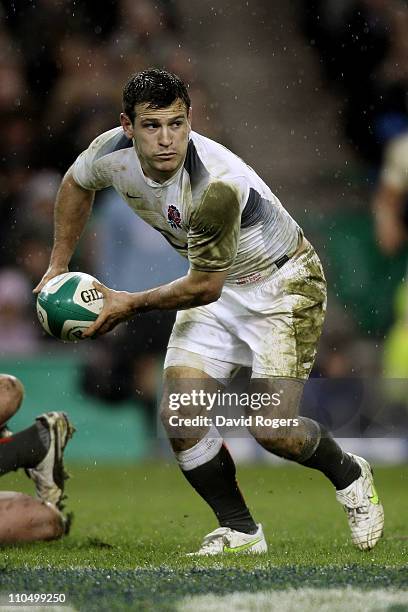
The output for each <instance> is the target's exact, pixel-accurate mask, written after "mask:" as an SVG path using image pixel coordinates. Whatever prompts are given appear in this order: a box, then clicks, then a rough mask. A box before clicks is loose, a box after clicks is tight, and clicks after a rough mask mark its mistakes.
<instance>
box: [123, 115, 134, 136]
mask: <svg viewBox="0 0 408 612" xmlns="http://www.w3.org/2000/svg"><path fill="white" fill-rule="evenodd" d="M120 123H121V124H122V127H123V131H124V132H125V134H126V136H127V137H128V138H133V136H134V131H133V124H132V122H131V120H130V119H129V117H128V116H127V115H126V113H120Z"/></svg>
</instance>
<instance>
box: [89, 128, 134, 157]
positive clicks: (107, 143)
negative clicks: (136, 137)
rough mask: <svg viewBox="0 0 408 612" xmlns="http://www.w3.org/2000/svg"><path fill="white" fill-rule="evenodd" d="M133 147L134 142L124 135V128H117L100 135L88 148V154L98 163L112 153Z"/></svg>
mask: <svg viewBox="0 0 408 612" xmlns="http://www.w3.org/2000/svg"><path fill="white" fill-rule="evenodd" d="M130 147H133V142H132V140H130V139H129V138H127V136H126V135H125V134H124V132H123V129H122V127H120V126H119V127H116V128H113V129H112V130H108V131H107V132H104V133H103V134H100V135H99V136H97V137H96V138H95V140H93V141H92V142H91V144H90V145H89V147H88V154H89V155H90V156H91V157H92V159H93V161H97V160H99V159H101V158H103V157H105V156H107V155H110V154H111V153H115V152H116V151H121V150H124V149H128V148H130Z"/></svg>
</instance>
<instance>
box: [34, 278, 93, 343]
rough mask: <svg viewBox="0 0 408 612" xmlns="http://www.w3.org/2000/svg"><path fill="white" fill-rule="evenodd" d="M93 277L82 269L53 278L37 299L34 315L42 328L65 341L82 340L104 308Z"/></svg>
mask: <svg viewBox="0 0 408 612" xmlns="http://www.w3.org/2000/svg"><path fill="white" fill-rule="evenodd" d="M94 281H96V279H95V278H94V277H93V276H91V275H90V274H85V273H84V272H66V273H65V274H60V275H59V276H56V277H55V278H52V279H51V280H50V281H48V283H47V284H46V285H44V287H43V288H42V290H41V292H40V293H39V295H38V298H37V315H38V319H39V321H40V323H41V325H42V326H43V328H44V329H45V331H46V332H47V333H48V334H50V335H51V336H54V337H55V338H59V339H60V340H64V341H66V342H76V341H77V340H81V339H82V333H83V331H84V330H85V329H86V328H87V327H89V326H90V325H92V323H93V322H94V321H95V320H96V319H97V318H98V315H99V313H100V312H101V310H102V308H103V295H102V293H100V292H99V291H97V290H96V289H95V287H94V286H93V282H94Z"/></svg>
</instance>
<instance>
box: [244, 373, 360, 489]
mask: <svg viewBox="0 0 408 612" xmlns="http://www.w3.org/2000/svg"><path fill="white" fill-rule="evenodd" d="M302 392H303V381H300V380H296V379H290V378H287V379H278V378H275V379H256V380H253V381H252V383H251V393H268V395H269V396H272V395H273V394H277V393H279V396H280V403H279V405H278V406H273V405H272V404H271V405H270V406H266V407H263V408H261V410H259V411H257V415H261V416H264V417H265V418H275V419H286V420H288V419H292V422H290V423H288V425H286V426H280V427H278V428H276V429H273V428H271V427H267V426H262V425H259V426H256V425H253V426H252V427H251V428H250V431H251V433H252V435H253V436H254V437H255V438H256V440H257V441H258V442H259V444H261V446H263V448H265V449H266V450H267V451H269V452H271V453H273V454H274V455H278V456H280V457H284V458H285V459H290V460H291V461H296V462H297V463H300V464H302V465H304V466H306V467H310V468H313V469H317V470H319V471H321V472H323V474H325V475H326V476H327V478H329V480H330V481H331V482H332V483H333V484H334V486H335V487H336V489H345V488H346V487H347V486H348V485H350V484H351V483H352V482H353V481H354V480H356V478H358V477H359V476H360V474H361V470H360V467H359V465H358V464H357V463H356V461H354V459H353V458H352V457H350V455H348V454H347V453H345V452H343V451H342V449H341V448H340V446H339V445H338V444H337V442H335V440H334V439H333V438H332V437H331V435H330V434H329V432H328V431H327V430H326V429H325V428H324V427H323V426H322V425H320V424H319V423H317V421H313V420H312V419H308V418H306V417H299V416H298V415H299V405H300V400H301V397H302ZM294 419H296V421H297V423H296V424H294V423H293V420H294Z"/></svg>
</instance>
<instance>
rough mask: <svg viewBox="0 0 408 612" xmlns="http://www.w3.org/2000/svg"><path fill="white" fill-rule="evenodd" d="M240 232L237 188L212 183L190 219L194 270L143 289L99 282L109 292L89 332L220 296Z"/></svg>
mask: <svg viewBox="0 0 408 612" xmlns="http://www.w3.org/2000/svg"><path fill="white" fill-rule="evenodd" d="M239 233H240V206H239V200H238V194H237V192H236V191H235V190H234V189H233V187H231V186H229V185H227V184H224V183H221V182H216V183H212V184H211V185H210V186H209V188H208V189H207V192H206V194H205V196H204V198H203V200H202V202H201V205H200V207H199V208H198V209H197V210H196V211H195V212H194V214H193V216H192V218H191V220H190V230H189V233H188V258H189V261H190V269H189V271H188V273H187V274H186V275H185V276H183V277H182V278H178V279H176V280H175V281H173V282H171V283H168V284H166V285H162V286H161V287H156V288H154V289H149V290H148V291H141V292H138V293H128V292H127V291H113V290H112V289H108V288H107V287H105V286H104V285H101V284H99V283H98V284H95V287H96V288H97V289H98V290H99V291H101V293H102V294H103V296H104V308H103V310H102V312H101V314H100V315H99V317H98V319H97V320H96V321H95V323H94V324H93V325H92V326H91V327H89V328H88V329H87V330H86V331H85V332H84V334H83V335H84V337H89V336H99V335H102V334H105V333H106V332H108V331H110V330H111V329H113V328H114V327H115V326H116V325H117V324H118V323H120V322H122V321H126V320H128V319H130V318H132V317H133V316H134V315H135V314H136V313H138V312H148V311H149V310H183V309H186V308H192V307H194V306H203V305H205V304H210V303H211V302H215V301H216V300H218V298H219V297H220V295H221V291H222V288H223V285H224V281H225V279H226V277H227V274H228V270H229V268H230V267H231V265H232V263H233V261H234V259H235V256H236V253H237V250H238V241H239Z"/></svg>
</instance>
